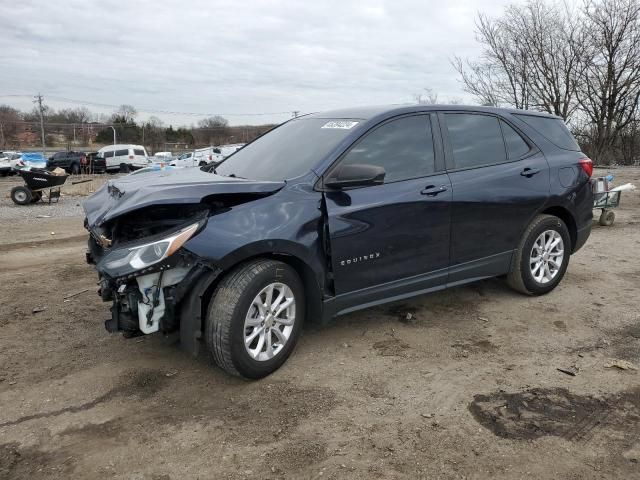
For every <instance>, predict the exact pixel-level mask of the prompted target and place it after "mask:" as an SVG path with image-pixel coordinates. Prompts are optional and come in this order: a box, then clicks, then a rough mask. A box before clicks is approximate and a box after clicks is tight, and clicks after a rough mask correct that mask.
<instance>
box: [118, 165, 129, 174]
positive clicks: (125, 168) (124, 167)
mask: <svg viewBox="0 0 640 480" xmlns="http://www.w3.org/2000/svg"><path fill="white" fill-rule="evenodd" d="M130 171H131V168H130V167H129V164H128V163H121V164H120V173H129V172H130Z"/></svg>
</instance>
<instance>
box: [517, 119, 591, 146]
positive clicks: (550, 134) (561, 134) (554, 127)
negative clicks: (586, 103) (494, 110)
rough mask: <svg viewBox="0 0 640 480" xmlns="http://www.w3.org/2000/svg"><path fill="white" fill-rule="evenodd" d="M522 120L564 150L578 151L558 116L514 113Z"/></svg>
mask: <svg viewBox="0 0 640 480" xmlns="http://www.w3.org/2000/svg"><path fill="white" fill-rule="evenodd" d="M516 117H518V118H519V119H520V120H522V121H523V122H526V123H528V124H529V125H531V126H532V127H533V128H534V130H536V131H537V132H538V133H539V134H541V135H542V136H543V137H544V138H546V139H547V140H549V141H550V142H551V143H553V144H554V145H556V146H557V147H560V148H564V149H565V150H575V151H580V147H579V146H578V144H577V143H576V141H575V139H574V138H573V135H571V132H569V129H568V128H567V126H566V125H565V124H564V122H563V121H562V120H560V119H559V118H553V117H538V116H533V115H516Z"/></svg>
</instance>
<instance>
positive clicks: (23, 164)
mask: <svg viewBox="0 0 640 480" xmlns="http://www.w3.org/2000/svg"><path fill="white" fill-rule="evenodd" d="M46 166H47V158H46V157H45V156H44V155H43V154H42V153H38V152H23V153H21V154H20V158H19V159H18V161H17V162H16V166H15V167H14V169H19V168H46Z"/></svg>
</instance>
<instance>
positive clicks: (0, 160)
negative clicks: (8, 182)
mask: <svg viewBox="0 0 640 480" xmlns="http://www.w3.org/2000/svg"><path fill="white" fill-rule="evenodd" d="M21 157H22V154H21V153H20V152H0V176H3V177H5V176H7V175H9V174H10V173H12V172H13V170H14V169H15V168H16V167H17V166H19V165H20V158H21Z"/></svg>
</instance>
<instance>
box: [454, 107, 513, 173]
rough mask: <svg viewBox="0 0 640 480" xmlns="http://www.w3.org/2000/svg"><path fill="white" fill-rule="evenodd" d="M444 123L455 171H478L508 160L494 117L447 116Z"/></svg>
mask: <svg viewBox="0 0 640 480" xmlns="http://www.w3.org/2000/svg"><path fill="white" fill-rule="evenodd" d="M445 120H446V124H447V131H448V132H449V142H450V143H451V149H452V153H453V160H454V162H455V166H456V168H469V167H479V166H481V165H490V164H492V163H499V162H504V161H505V160H506V159H507V155H506V152H505V148H504V141H503V140H502V132H501V131H500V124H499V123H498V119H497V118H496V117H490V116H488V115H477V114H468V113H447V114H445Z"/></svg>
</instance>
